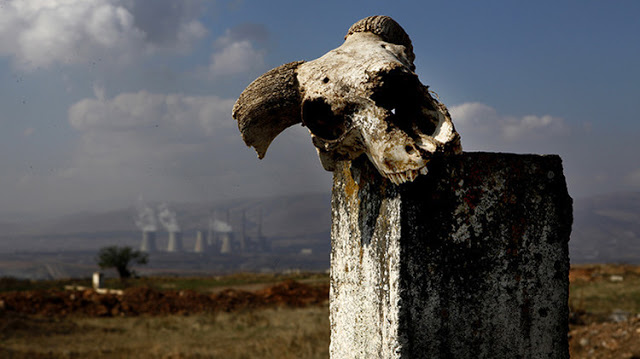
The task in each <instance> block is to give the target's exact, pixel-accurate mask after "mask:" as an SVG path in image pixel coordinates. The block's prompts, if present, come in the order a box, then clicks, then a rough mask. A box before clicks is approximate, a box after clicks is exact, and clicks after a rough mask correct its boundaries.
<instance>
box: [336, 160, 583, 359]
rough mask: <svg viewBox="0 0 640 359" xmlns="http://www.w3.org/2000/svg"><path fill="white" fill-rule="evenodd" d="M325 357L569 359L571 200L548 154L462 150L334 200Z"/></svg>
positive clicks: (365, 168)
mask: <svg viewBox="0 0 640 359" xmlns="http://www.w3.org/2000/svg"><path fill="white" fill-rule="evenodd" d="M332 218H333V224H332V243H331V244H332V252H331V290H330V321H331V346H330V354H331V357H332V358H457V359H460V358H568V357H569V349H568V339H567V333H568V314H569V309H568V293H569V279H568V272H569V256H568V241H569V235H570V232H571V223H572V200H571V198H570V197H569V195H568V193H567V187H566V182H565V178H564V175H563V170H562V161H561V159H560V157H558V156H555V155H549V156H539V155H515V154H504V153H463V154H461V155H455V156H448V157H446V158H439V159H434V160H432V162H431V163H430V164H429V174H428V175H426V176H424V175H421V176H418V178H417V179H416V180H415V181H414V182H411V183H406V184H402V185H394V184H393V183H391V182H390V181H389V180H386V179H384V178H382V177H381V176H380V175H379V174H378V173H377V171H376V170H375V168H373V166H372V165H371V164H370V162H369V161H368V160H367V159H366V157H361V158H359V159H357V160H354V161H353V162H346V161H345V162H341V163H340V164H339V167H338V169H337V170H336V171H335V172H334V183H333V195H332Z"/></svg>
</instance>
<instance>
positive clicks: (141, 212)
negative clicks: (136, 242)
mask: <svg viewBox="0 0 640 359" xmlns="http://www.w3.org/2000/svg"><path fill="white" fill-rule="evenodd" d="M136 212H137V214H136V217H135V218H134V221H135V223H136V227H138V229H140V230H142V231H145V232H151V231H155V230H156V229H157V227H158V225H157V222H156V214H155V212H154V211H153V208H151V207H149V206H147V205H146V204H145V203H144V201H143V199H142V196H140V197H139V198H138V203H137V204H136Z"/></svg>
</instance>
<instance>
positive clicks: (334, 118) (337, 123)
mask: <svg viewBox="0 0 640 359" xmlns="http://www.w3.org/2000/svg"><path fill="white" fill-rule="evenodd" d="M346 122H347V121H346V120H345V118H344V117H342V116H339V115H336V114H334V113H333V111H332V110H331V105H329V104H328V103H326V101H325V100H324V99H323V98H314V99H309V100H305V101H304V103H303V104H302V123H303V124H304V125H305V126H307V127H308V128H309V130H310V131H311V133H313V134H314V135H315V136H317V137H320V138H323V139H326V140H335V139H338V138H339V137H340V136H342V135H343V134H344V132H345V131H346V125H347V124H346Z"/></svg>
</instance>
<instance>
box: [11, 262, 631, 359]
mask: <svg viewBox="0 0 640 359" xmlns="http://www.w3.org/2000/svg"><path fill="white" fill-rule="evenodd" d="M577 272H580V273H578V274H580V275H578V276H575V278H574V279H573V280H572V282H571V284H570V297H569V303H570V306H571V307H572V308H573V309H574V310H579V311H586V312H587V313H589V314H590V315H592V319H594V320H600V319H602V318H605V317H606V316H608V315H609V314H611V313H612V312H613V311H616V310H622V311H626V312H629V313H640V267H631V266H613V265H594V266H575V267H573V268H572V274H575V273H577ZM612 276H618V277H612ZM620 277H621V278H622V280H620ZM285 279H295V280H298V281H303V282H311V283H326V282H327V281H328V276H327V275H326V274H312V273H306V274H305V273H302V274H289V275H274V274H246V273H243V274H235V275H231V276H224V277H203V278H184V277H160V278H139V279H133V280H130V281H129V282H127V283H126V285H127V286H149V287H153V288H157V289H172V290H184V289H192V290H196V291H201V292H210V291H213V290H216V288H218V289H220V288H228V287H232V286H240V287H242V288H250V287H251V286H252V285H254V284H269V283H276V282H280V281H282V280H285ZM83 281H85V280H83ZM83 281H75V282H73V281H46V282H31V281H18V280H9V279H0V290H26V289H47V288H62V287H63V286H64V285H69V284H76V285H89V284H90V283H89V280H88V279H87V280H86V282H83ZM118 285H120V283H119V282H118V281H117V280H109V281H107V286H109V287H117V286H118ZM596 317H599V318H600V319H598V318H596ZM590 320H591V319H590ZM328 349H329V310H328V306H327V305H326V304H325V305H323V306H314V307H307V308H298V309H294V308H275V309H260V310H252V311H243V312H236V313H216V314H202V315H191V316H178V315H172V316H164V317H162V316H158V317H146V316H140V317H121V318H89V317H86V318H82V317H66V318H43V317H33V316H20V315H15V314H10V313H3V312H2V311H0V358H89V357H90V358H142V359H145V358H231V359H233V358H284V359H287V358H326V357H328Z"/></svg>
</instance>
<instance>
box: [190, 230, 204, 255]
mask: <svg viewBox="0 0 640 359" xmlns="http://www.w3.org/2000/svg"><path fill="white" fill-rule="evenodd" d="M206 248H207V243H206V242H205V240H204V235H203V234H202V231H198V233H196V246H195V248H194V249H193V251H194V252H196V253H204V252H206Z"/></svg>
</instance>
